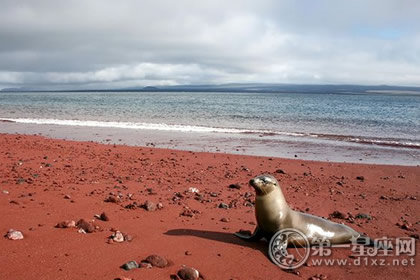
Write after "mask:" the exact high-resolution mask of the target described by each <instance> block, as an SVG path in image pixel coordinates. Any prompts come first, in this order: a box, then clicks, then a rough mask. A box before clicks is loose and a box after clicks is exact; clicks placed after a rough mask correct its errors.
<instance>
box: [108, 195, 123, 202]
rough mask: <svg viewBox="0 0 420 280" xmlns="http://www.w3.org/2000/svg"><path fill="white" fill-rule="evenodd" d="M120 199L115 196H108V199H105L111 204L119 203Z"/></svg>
mask: <svg viewBox="0 0 420 280" xmlns="http://www.w3.org/2000/svg"><path fill="white" fill-rule="evenodd" d="M120 200H121V199H120V198H119V197H116V196H113V195H110V196H108V197H107V198H106V199H105V202H110V203H118V202H120Z"/></svg>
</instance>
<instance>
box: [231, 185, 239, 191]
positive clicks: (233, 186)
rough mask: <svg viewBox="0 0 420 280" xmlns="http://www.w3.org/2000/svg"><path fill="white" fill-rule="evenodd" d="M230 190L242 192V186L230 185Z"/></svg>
mask: <svg viewBox="0 0 420 280" xmlns="http://www.w3.org/2000/svg"><path fill="white" fill-rule="evenodd" d="M229 189H236V190H240V189H241V185H239V184H230V185H229Z"/></svg>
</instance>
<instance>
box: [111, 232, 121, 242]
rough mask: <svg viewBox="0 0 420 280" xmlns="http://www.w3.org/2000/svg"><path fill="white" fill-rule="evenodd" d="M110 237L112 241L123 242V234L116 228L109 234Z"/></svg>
mask: <svg viewBox="0 0 420 280" xmlns="http://www.w3.org/2000/svg"><path fill="white" fill-rule="evenodd" d="M111 239H112V240H113V241H114V242H117V243H121V242H124V235H123V234H122V232H121V231H119V230H117V231H116V232H114V233H113V234H112V235H111Z"/></svg>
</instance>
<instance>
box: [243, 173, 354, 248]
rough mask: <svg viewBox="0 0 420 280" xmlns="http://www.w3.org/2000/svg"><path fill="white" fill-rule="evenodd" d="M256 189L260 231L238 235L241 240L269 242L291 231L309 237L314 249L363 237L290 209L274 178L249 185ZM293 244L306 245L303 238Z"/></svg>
mask: <svg viewBox="0 0 420 280" xmlns="http://www.w3.org/2000/svg"><path fill="white" fill-rule="evenodd" d="M249 184H250V185H251V186H252V187H253V188H254V189H255V192H256V198H255V216H256V218H257V227H256V229H255V231H254V233H253V234H252V235H245V234H243V233H240V232H237V233H235V235H236V236H237V237H239V238H242V239H245V240H249V241H257V240H260V239H261V238H263V237H265V238H266V239H267V240H268V241H270V239H271V238H272V237H273V235H275V234H276V232H278V231H279V230H282V229H286V228H291V229H296V230H298V231H300V232H302V233H303V234H305V235H306V237H307V239H308V241H309V243H310V245H314V244H315V243H316V242H319V240H328V242H330V244H342V243H350V242H355V241H357V240H358V239H359V238H360V237H361V234H360V233H359V232H357V231H355V230H353V229H352V228H350V227H348V226H346V225H344V224H338V223H334V222H332V221H329V220H326V219H323V218H321V217H317V216H314V215H310V214H306V213H302V212H297V211H294V210H292V209H290V207H289V205H288V204H287V202H286V199H285V198H284V195H283V192H282V191H281V188H280V185H279V183H278V182H277V180H276V178H274V177H273V176H271V175H260V176H257V177H255V178H253V179H251V180H250V181H249ZM287 242H288V243H289V244H295V245H305V244H304V240H303V239H302V238H299V237H295V238H292V240H287Z"/></svg>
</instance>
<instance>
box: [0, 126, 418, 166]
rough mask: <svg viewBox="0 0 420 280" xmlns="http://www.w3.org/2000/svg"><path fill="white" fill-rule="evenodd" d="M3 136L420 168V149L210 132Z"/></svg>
mask: <svg viewBox="0 0 420 280" xmlns="http://www.w3.org/2000/svg"><path fill="white" fill-rule="evenodd" d="M0 133H8V134H25V135H35V134H36V135H42V136H46V137H49V138H53V139H66V140H74V141H94V142H97V143H108V144H123V145H129V146H138V147H148V146H151V147H158V148H168V149H174V150H181V151H194V152H221V153H229V154H239V155H251V156H266V157H277V158H289V159H293V158H298V159H303V160H314V161H326V162H342V163H367V164H386V165H403V166H417V165H419V163H420V149H417V148H401V147H400V148H395V147H389V146H378V145H363V144H359V143H352V142H339V141H333V140H322V141H321V142H319V139H316V138H313V139H306V138H300V137H286V136H282V137H278V136H276V137H273V136H270V135H265V136H261V137H258V136H255V135H247V134H224V133H204V132H201V133H200V132H179V131H162V130H147V129H140V130H135V129H129V128H103V127H84V126H63V125H51V124H48V125H47V124H23V123H10V122H3V123H0Z"/></svg>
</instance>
